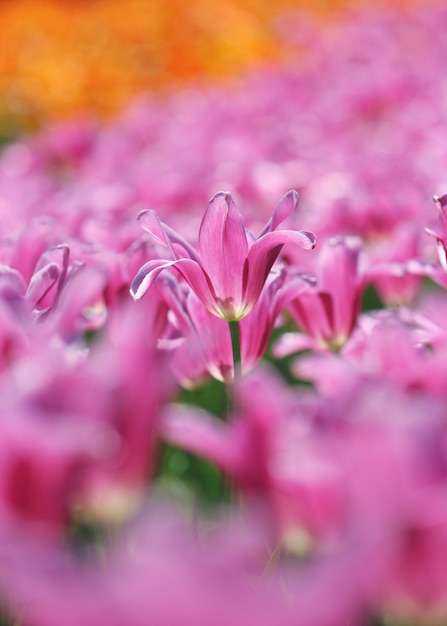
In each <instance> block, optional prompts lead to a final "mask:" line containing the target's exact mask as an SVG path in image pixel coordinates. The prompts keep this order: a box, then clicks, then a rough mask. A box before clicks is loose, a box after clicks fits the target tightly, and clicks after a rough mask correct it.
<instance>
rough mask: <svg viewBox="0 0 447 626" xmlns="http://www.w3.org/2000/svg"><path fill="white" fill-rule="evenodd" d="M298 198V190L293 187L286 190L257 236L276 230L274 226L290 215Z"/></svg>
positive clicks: (296, 204) (276, 226)
mask: <svg viewBox="0 0 447 626" xmlns="http://www.w3.org/2000/svg"><path fill="white" fill-rule="evenodd" d="M298 199H299V196H298V192H296V191H295V190H294V189H292V190H291V191H288V192H287V193H286V194H285V195H284V196H283V197H282V198H281V200H280V201H279V202H278V204H277V205H276V207H275V210H274V211H273V215H272V217H271V218H270V220H269V221H268V222H267V224H266V225H265V227H264V229H263V231H262V232H261V234H260V235H259V237H263V236H264V235H266V234H267V233H269V232H271V231H272V230H276V228H278V226H279V225H280V224H281V223H282V222H283V221H284V220H285V219H286V218H287V217H289V215H291V214H292V213H293V211H295V209H296V207H297V206H298ZM259 237H258V239H259Z"/></svg>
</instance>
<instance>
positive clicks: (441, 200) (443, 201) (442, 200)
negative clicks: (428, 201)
mask: <svg viewBox="0 0 447 626" xmlns="http://www.w3.org/2000/svg"><path fill="white" fill-rule="evenodd" d="M433 202H435V203H436V204H439V205H440V206H441V207H445V206H446V205H447V194H444V195H442V196H438V195H434V196H433Z"/></svg>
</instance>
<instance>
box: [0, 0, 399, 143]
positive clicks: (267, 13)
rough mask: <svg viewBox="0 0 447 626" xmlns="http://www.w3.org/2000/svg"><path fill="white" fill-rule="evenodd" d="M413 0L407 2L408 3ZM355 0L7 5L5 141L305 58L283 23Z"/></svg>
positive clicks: (1, 74) (12, 0) (1, 6)
mask: <svg viewBox="0 0 447 626" xmlns="http://www.w3.org/2000/svg"><path fill="white" fill-rule="evenodd" d="M409 1H410V0H400V4H402V5H403V4H405V3H408V2H409ZM358 4H359V3H358V2H356V1H355V0H332V1H326V2H325V1H324V0H312V2H309V0H307V1H306V0H275V2H274V3H272V2H271V1H270V0H214V1H212V0H189V1H188V2H186V1H185V0H3V1H2V2H0V25H1V38H0V137H1V136H2V135H3V137H7V136H8V135H9V136H13V135H15V134H17V133H19V132H21V131H23V130H32V129H34V128H37V127H39V126H41V125H42V124H44V123H46V122H47V121H48V120H50V119H61V118H67V117H70V116H72V115H73V114H75V113H80V112H87V111H88V112H91V113H94V114H99V115H109V114H111V113H113V112H115V111H118V110H119V109H120V108H122V107H123V106H124V105H125V103H126V102H128V101H129V100H130V99H131V97H132V96H133V95H135V94H138V93H141V92H143V91H145V90H148V89H150V90H156V91H160V90H161V91H163V90H165V89H166V88H167V87H175V86H178V85H182V84H185V83H188V82H190V81H191V80H194V81H201V82H203V81H208V80H210V79H216V78H217V79H219V80H222V79H223V78H229V77H231V76H237V75H241V74H242V73H243V72H244V71H245V70H247V69H249V68H250V67H253V66H255V65H256V64H258V63H263V62H280V61H282V60H285V59H286V58H287V57H288V56H290V54H294V53H296V50H293V49H292V48H291V44H290V43H287V42H285V41H284V40H283V39H282V37H281V33H280V29H279V28H278V24H277V22H276V21H275V18H276V17H277V16H278V15H280V14H281V13H282V12H284V11H288V10H291V9H296V8H300V9H304V10H306V11H307V12H308V13H312V14H313V15H315V16H316V17H318V19H321V18H323V19H327V18H333V17H334V16H336V15H337V13H338V12H339V11H340V10H341V9H344V8H346V7H347V6H348V5H355V6H358Z"/></svg>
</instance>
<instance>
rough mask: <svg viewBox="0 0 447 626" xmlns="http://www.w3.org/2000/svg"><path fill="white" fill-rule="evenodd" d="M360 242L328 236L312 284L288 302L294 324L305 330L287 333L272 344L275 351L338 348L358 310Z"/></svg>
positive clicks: (362, 284) (361, 287)
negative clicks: (329, 237) (333, 238)
mask: <svg viewBox="0 0 447 626" xmlns="http://www.w3.org/2000/svg"><path fill="white" fill-rule="evenodd" d="M359 253H360V242H359V241H357V240H342V239H338V240H330V241H328V242H326V244H325V245H324V246H323V248H322V250H321V252H320V254H319V256H318V270H317V271H318V274H317V278H316V280H315V284H314V285H312V286H309V288H308V289H307V290H305V291H303V293H302V294H299V295H298V297H297V298H295V299H294V300H292V301H291V302H290V303H289V304H288V307H287V308H288V311H289V313H290V315H291V317H292V319H293V321H294V322H296V324H297V325H298V327H299V328H300V329H301V330H302V331H303V332H304V333H306V334H307V340H306V338H304V337H303V336H302V335H299V334H298V335H294V334H292V333H291V334H287V335H285V336H283V337H282V338H281V340H280V343H279V344H278V345H277V346H276V348H275V350H276V354H277V355H280V356H283V355H284V354H287V353H290V352H293V351H297V350H302V349H304V348H305V347H308V346H307V344H308V345H309V346H314V345H315V346H317V347H318V348H322V349H329V350H339V349H340V348H341V347H342V346H343V345H344V344H345V343H346V341H347V340H348V338H349V336H350V335H351V333H352V331H353V329H354V327H355V324H356V321H357V316H358V314H359V313H360V306H361V298H362V294H363V290H364V288H365V282H366V275H363V276H362V274H361V271H360V268H359V266H358V257H359Z"/></svg>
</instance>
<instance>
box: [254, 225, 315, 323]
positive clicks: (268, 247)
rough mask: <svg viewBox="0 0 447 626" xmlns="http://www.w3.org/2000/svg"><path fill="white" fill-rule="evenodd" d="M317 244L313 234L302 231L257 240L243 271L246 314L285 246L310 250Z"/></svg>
mask: <svg viewBox="0 0 447 626" xmlns="http://www.w3.org/2000/svg"><path fill="white" fill-rule="evenodd" d="M316 243H317V239H316V237H315V235H314V234H313V233H308V232H305V231H302V230H297V231H296V230H278V231H274V232H270V233H267V234H266V235H264V236H263V237H261V238H259V239H257V240H256V241H255V243H254V244H253V245H252V247H251V248H250V250H249V253H248V256H247V262H246V267H245V270H244V288H245V291H244V298H243V301H244V304H245V307H246V309H247V312H248V311H249V310H250V309H251V308H253V306H254V305H255V303H256V301H257V299H258V298H259V294H260V293H261V289H262V287H263V286H264V283H265V281H266V279H267V276H268V274H269V272H270V270H271V268H272V265H273V264H274V262H275V261H276V259H277V258H278V256H279V253H280V252H281V249H282V247H283V246H284V245H285V244H293V245H297V246H299V247H300V248H304V249H306V250H312V249H313V248H314V247H315V246H316Z"/></svg>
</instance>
